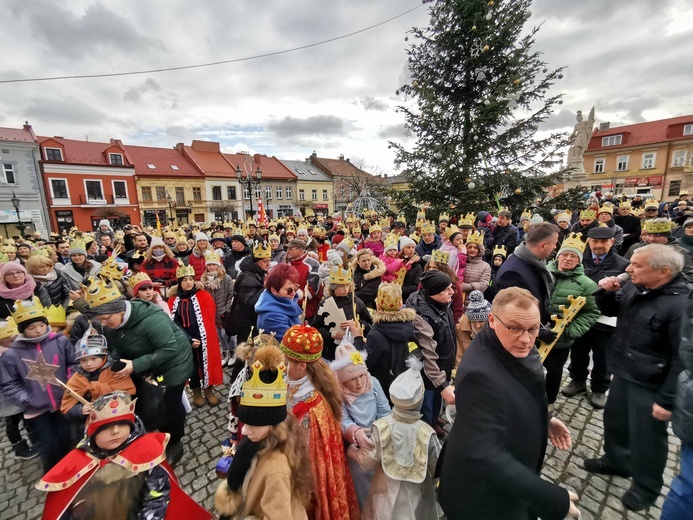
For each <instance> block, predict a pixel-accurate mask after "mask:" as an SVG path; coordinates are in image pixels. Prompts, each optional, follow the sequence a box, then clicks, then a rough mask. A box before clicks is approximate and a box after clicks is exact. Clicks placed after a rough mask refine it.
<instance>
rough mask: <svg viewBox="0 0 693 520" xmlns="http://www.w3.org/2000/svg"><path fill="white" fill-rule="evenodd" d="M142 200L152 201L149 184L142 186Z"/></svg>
mask: <svg viewBox="0 0 693 520" xmlns="http://www.w3.org/2000/svg"><path fill="white" fill-rule="evenodd" d="M141 191H142V202H151V201H152V188H151V186H142V188H141Z"/></svg>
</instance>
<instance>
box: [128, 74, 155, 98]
mask: <svg viewBox="0 0 693 520" xmlns="http://www.w3.org/2000/svg"><path fill="white" fill-rule="evenodd" d="M147 92H161V85H159V84H158V83H157V82H156V81H154V80H153V79H152V78H149V79H147V80H145V81H144V82H142V83H140V84H139V85H133V86H132V87H130V88H129V89H128V90H126V91H125V93H124V94H123V99H124V100H125V101H131V102H133V103H139V102H140V101H141V100H142V96H143V95H144V94H146V93H147Z"/></svg>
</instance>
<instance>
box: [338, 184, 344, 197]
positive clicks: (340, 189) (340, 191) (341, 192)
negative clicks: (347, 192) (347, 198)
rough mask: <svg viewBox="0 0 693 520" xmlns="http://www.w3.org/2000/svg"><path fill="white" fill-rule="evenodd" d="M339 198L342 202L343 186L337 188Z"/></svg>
mask: <svg viewBox="0 0 693 520" xmlns="http://www.w3.org/2000/svg"><path fill="white" fill-rule="evenodd" d="M339 198H340V199H342V200H344V186H340V187H339Z"/></svg>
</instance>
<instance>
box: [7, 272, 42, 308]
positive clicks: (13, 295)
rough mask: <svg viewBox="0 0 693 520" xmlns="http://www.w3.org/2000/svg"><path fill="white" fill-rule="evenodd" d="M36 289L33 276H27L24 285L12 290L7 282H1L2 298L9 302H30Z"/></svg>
mask: <svg viewBox="0 0 693 520" xmlns="http://www.w3.org/2000/svg"><path fill="white" fill-rule="evenodd" d="M34 289H36V280H34V278H33V277H32V276H31V275H28V274H27V275H26V279H25V280H24V283H23V284H22V285H20V286H19V287H14V288H10V287H8V286H7V284H6V283H5V280H4V279H3V280H0V296H2V297H3V298H7V299H8V300H12V301H15V300H30V299H31V297H32V296H33V295H34Z"/></svg>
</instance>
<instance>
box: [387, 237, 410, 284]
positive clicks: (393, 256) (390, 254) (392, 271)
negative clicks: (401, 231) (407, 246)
mask: <svg viewBox="0 0 693 520" xmlns="http://www.w3.org/2000/svg"><path fill="white" fill-rule="evenodd" d="M398 247H399V238H398V237H396V238H395V237H392V236H388V237H387V239H386V240H385V247H384V251H385V252H384V253H383V254H382V255H380V259H381V260H382V261H383V263H384V264H385V274H383V276H382V281H383V282H393V281H394V280H395V279H396V278H397V271H399V270H400V269H402V268H404V269H406V270H407V271H409V269H411V264H412V262H411V261H408V262H405V261H404V260H402V259H401V258H397V254H398V253H399V251H398V250H397V248H398Z"/></svg>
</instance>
